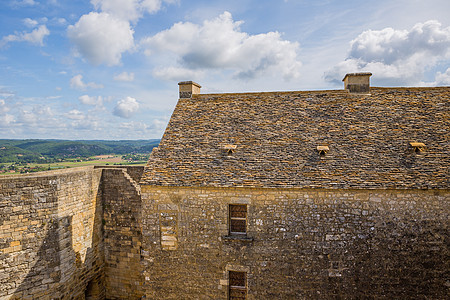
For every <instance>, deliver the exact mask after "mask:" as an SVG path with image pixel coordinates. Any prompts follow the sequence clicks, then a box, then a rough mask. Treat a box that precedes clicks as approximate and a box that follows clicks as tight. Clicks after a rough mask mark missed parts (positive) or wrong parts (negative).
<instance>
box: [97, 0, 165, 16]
mask: <svg viewBox="0 0 450 300" xmlns="http://www.w3.org/2000/svg"><path fill="white" fill-rule="evenodd" d="M91 3H92V4H93V5H94V7H95V8H96V9H100V10H101V11H103V12H106V13H109V14H111V15H114V16H116V17H117V18H120V19H122V20H126V21H137V20H138V19H139V18H141V17H142V16H143V14H144V13H154V12H156V11H158V10H159V9H160V8H161V0H91Z"/></svg>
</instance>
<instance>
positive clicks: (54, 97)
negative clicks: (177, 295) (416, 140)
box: [0, 0, 450, 140]
mask: <svg viewBox="0 0 450 300" xmlns="http://www.w3.org/2000/svg"><path fill="white" fill-rule="evenodd" d="M349 72H372V74H373V76H372V77H371V85H372V86H445V85H447V86H448V85H450V1H448V0H424V1H418V0H398V1H395V0H376V1H375V0H365V1H355V0H347V1H333V0H315V1H306V0H271V1H268V0H227V1H214V0H190V1H187V0H77V1H73V0H2V1H1V2H0V139H30V138H41V139H70V140H92V139H104V140H120V139H155V138H156V139H157V138H161V137H162V134H163V133H164V129H165V127H166V125H167V123H168V121H169V119H170V116H171V114H172V112H173V110H174V108H175V105H176V103H177V100H178V82H180V81H187V80H192V81H195V82H197V83H199V84H200V85H201V86H202V89H201V92H202V93H222V92H253V91H256V92H259V91H292V90H294V91H297V90H298V91H301V90H328V89H342V88H343V84H342V81H341V80H342V78H343V77H344V75H345V74H346V73H349Z"/></svg>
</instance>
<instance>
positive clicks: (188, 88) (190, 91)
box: [178, 81, 202, 98]
mask: <svg viewBox="0 0 450 300" xmlns="http://www.w3.org/2000/svg"><path fill="white" fill-rule="evenodd" d="M178 86H179V91H180V98H192V95H197V94H200V88H201V87H202V86H201V85H200V84H198V83H196V82H193V81H181V82H178Z"/></svg>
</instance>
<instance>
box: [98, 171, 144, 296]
mask: <svg viewBox="0 0 450 300" xmlns="http://www.w3.org/2000/svg"><path fill="white" fill-rule="evenodd" d="M142 171H143V167H129V168H107V169H104V170H103V177H102V191H103V201H104V203H105V204H104V213H103V222H104V244H105V270H104V272H105V276H106V280H105V288H106V298H107V299H140V297H141V296H142V295H143V290H142V284H143V282H142V281H143V280H142V267H141V255H140V252H141V240H142V238H141V237H142V235H141V195H140V187H139V185H138V184H137V183H136V181H135V180H134V179H133V178H132V176H133V177H134V178H136V179H137V180H139V178H140V175H141V174H142ZM130 175H132V176H130Z"/></svg>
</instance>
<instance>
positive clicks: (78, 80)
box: [70, 74, 103, 90]
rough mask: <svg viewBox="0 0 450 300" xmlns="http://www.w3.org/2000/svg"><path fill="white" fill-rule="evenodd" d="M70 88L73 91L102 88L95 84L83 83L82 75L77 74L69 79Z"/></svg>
mask: <svg viewBox="0 0 450 300" xmlns="http://www.w3.org/2000/svg"><path fill="white" fill-rule="evenodd" d="M70 87H71V88H73V89H79V90H86V89H88V88H92V89H101V88H103V85H101V84H97V83H95V82H88V83H84V82H83V75H81V74H78V75H75V76H74V77H72V78H71V79H70Z"/></svg>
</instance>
